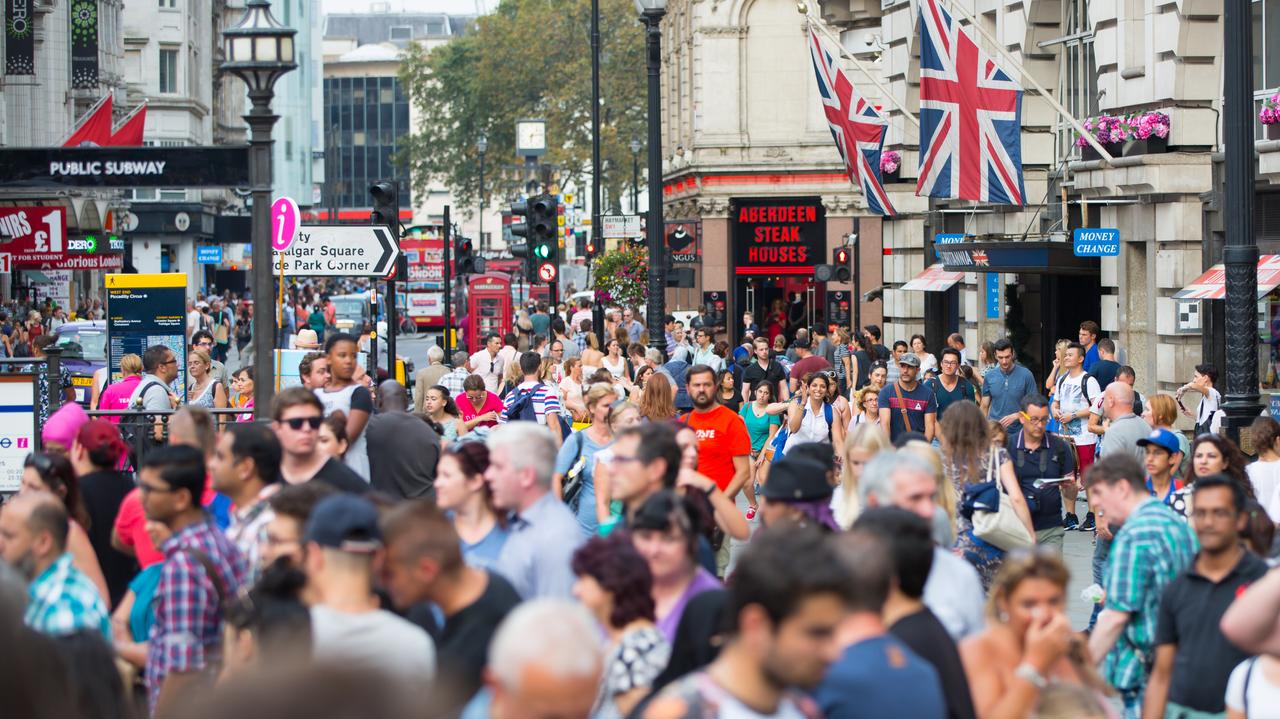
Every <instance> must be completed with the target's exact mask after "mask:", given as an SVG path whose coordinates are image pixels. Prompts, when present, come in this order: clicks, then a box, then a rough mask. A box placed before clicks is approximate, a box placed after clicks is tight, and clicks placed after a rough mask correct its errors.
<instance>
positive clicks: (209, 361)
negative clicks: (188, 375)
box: [120, 347, 213, 372]
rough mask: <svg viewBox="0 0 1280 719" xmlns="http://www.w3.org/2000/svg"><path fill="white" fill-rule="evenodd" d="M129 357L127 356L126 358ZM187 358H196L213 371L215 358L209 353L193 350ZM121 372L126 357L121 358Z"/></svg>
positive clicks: (198, 349)
mask: <svg viewBox="0 0 1280 719" xmlns="http://www.w3.org/2000/svg"><path fill="white" fill-rule="evenodd" d="M127 356H128V355H126V357H127ZM187 356H188V357H194V358H195V359H198V360H200V364H202V365H204V366H205V367H208V368H209V369H213V358H211V357H209V353H208V352H206V351H205V350H202V349H200V348H198V347H197V348H196V349H193V350H191V351H190V352H188V353H187ZM138 361H139V363H141V361H142V360H138ZM120 370H121V371H122V372H123V371H124V357H121V358H120Z"/></svg>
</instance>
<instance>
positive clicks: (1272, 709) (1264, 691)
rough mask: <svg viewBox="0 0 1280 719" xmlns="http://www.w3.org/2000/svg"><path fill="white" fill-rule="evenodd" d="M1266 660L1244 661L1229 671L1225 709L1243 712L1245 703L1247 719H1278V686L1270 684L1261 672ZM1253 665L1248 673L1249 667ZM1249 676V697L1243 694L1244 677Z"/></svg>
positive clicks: (1279, 704) (1279, 714)
mask: <svg viewBox="0 0 1280 719" xmlns="http://www.w3.org/2000/svg"><path fill="white" fill-rule="evenodd" d="M1266 661H1268V660H1266V659H1261V658H1257V657H1253V658H1250V659H1246V660H1244V661H1243V662H1240V663H1239V664H1237V665H1236V668H1235V669H1233V670H1231V677H1230V678H1228V679H1227V696H1226V699H1227V708H1228V709H1234V710H1235V711H1238V712H1244V711H1245V705H1246V703H1247V705H1248V708H1249V711H1248V717H1249V719H1280V686H1276V685H1275V684H1272V683H1271V682H1270V681H1268V679H1267V675H1266V674H1265V673H1264V672H1263V669H1262V666H1263V662H1266ZM1250 664H1252V665H1253V671H1252V673H1250V671H1249V665H1250ZM1246 674H1248V675H1249V696H1248V697H1247V702H1246V697H1245V693H1244V679H1245V675H1246Z"/></svg>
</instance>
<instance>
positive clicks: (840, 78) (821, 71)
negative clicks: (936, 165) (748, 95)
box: [809, 28, 895, 215]
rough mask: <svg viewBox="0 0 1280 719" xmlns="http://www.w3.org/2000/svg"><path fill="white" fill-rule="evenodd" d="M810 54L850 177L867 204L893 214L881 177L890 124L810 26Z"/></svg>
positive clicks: (823, 103)
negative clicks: (881, 160)
mask: <svg viewBox="0 0 1280 719" xmlns="http://www.w3.org/2000/svg"><path fill="white" fill-rule="evenodd" d="M809 54H810V57H811V59H812V60H813V71H814V74H815V75H817V77H818V93H819V94H820V95H822V110H823V112H824V113H826V116H827V124H828V125H829V126H830V127H831V137H832V138H834V139H835V141H836V149H837V150H839V152H840V159H841V160H844V170H845V173H846V174H848V175H849V180H850V181H851V182H853V183H854V184H855V185H858V186H859V187H861V188H862V194H863V195H865V196H866V198H867V206H868V207H869V208H871V210H872V211H873V212H876V213H878V214H881V215H893V214H895V211H894V209H893V205H891V204H889V195H888V193H886V192H885V191H884V184H883V183H882V182H881V181H880V150H881V148H883V146H884V134H885V131H886V130H887V129H888V124H887V123H886V122H885V119H884V117H882V116H881V115H880V113H879V112H877V111H876V108H875V106H874V105H872V104H871V103H870V102H867V98H865V97H863V96H862V95H861V94H860V93H859V92H858V91H857V90H855V89H853V84H852V83H850V82H849V78H848V77H847V76H846V75H845V74H844V70H843V69H841V67H840V65H839V63H838V61H837V60H836V58H835V57H834V56H832V55H831V53H829V52H827V51H826V49H825V48H823V46H822V41H821V40H819V39H818V33H817V32H815V31H814V30H813V29H812V28H810V29H809Z"/></svg>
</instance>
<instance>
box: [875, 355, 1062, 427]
mask: <svg viewBox="0 0 1280 719" xmlns="http://www.w3.org/2000/svg"><path fill="white" fill-rule="evenodd" d="M1037 394H1040V388H1039V387H1038V386H1037V385H1036V378H1035V377H1032V376H1031V370H1029V369H1027V368H1026V367H1023V366H1022V365H1020V364H1015V365H1014V366H1013V369H1011V370H1009V374H1005V373H1004V371H1002V370H1001V369H1000V366H999V365H996V366H995V367H992V368H991V369H989V370H987V373H986V374H985V375H983V376H982V396H983V397H990V398H991V407H990V408H989V409H988V410H987V419H995V420H998V419H1000V418H1001V417H1007V416H1009V415H1011V414H1013V413H1015V412H1021V411H1022V398H1023V397H1027V396H1029V395H1037ZM881 406H883V405H881ZM1007 429H1008V431H1009V434H1010V435H1012V434H1014V433H1016V432H1017V431H1018V430H1020V429H1022V423H1021V422H1014V423H1013V424H1011V425H1009V426H1008V428H1007Z"/></svg>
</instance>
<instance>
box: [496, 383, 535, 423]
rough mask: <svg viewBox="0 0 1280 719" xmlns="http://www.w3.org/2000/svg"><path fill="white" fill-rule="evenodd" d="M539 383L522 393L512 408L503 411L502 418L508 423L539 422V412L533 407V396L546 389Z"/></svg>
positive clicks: (512, 404)
mask: <svg viewBox="0 0 1280 719" xmlns="http://www.w3.org/2000/svg"><path fill="white" fill-rule="evenodd" d="M545 386H546V385H544V384H543V383H541V382H539V383H537V384H535V385H534V386H532V387H530V388H529V389H527V390H524V391H523V392H520V394H519V396H517V397H516V399H515V401H514V402H512V403H511V406H509V407H507V408H506V409H505V410H503V411H502V416H503V418H504V419H506V421H508V422H536V421H538V411H537V409H536V408H535V407H534V406H533V396H534V395H535V394H537V393H538V390H540V389H542V388H543V387H545Z"/></svg>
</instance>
